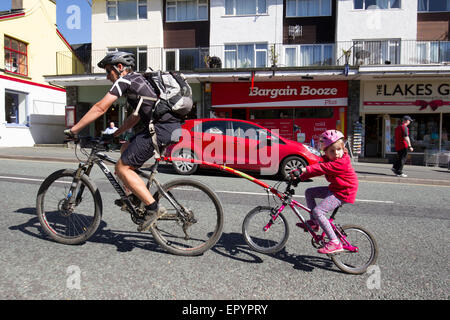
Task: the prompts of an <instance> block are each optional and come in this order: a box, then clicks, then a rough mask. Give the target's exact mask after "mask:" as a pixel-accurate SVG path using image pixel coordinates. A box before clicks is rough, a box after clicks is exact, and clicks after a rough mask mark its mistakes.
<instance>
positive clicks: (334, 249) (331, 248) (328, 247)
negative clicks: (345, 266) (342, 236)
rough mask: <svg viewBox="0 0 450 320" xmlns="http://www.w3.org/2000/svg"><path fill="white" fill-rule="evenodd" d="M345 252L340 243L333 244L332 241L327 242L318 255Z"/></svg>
mask: <svg viewBox="0 0 450 320" xmlns="http://www.w3.org/2000/svg"><path fill="white" fill-rule="evenodd" d="M342 251H344V248H343V247H342V243H341V242H339V243H338V244H335V243H333V242H332V241H330V242H327V243H326V244H325V246H324V247H323V248H320V249H319V250H317V252H318V253H323V254H333V253H338V252H342Z"/></svg>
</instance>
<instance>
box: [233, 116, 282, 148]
mask: <svg viewBox="0 0 450 320" xmlns="http://www.w3.org/2000/svg"><path fill="white" fill-rule="evenodd" d="M231 124H232V127H233V128H232V129H233V134H234V136H235V137H237V138H247V139H252V140H259V141H267V139H268V138H269V137H270V139H271V141H272V143H279V140H278V138H277V137H276V136H274V135H271V134H270V133H269V132H268V131H267V130H266V129H263V128H260V127H258V126H255V125H252V124H249V123H246V122H238V121H232V122H231Z"/></svg>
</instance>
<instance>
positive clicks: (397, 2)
mask: <svg viewBox="0 0 450 320" xmlns="http://www.w3.org/2000/svg"><path fill="white" fill-rule="evenodd" d="M353 8H355V9H364V10H368V9H393V8H398V9H399V8H401V0H353Z"/></svg>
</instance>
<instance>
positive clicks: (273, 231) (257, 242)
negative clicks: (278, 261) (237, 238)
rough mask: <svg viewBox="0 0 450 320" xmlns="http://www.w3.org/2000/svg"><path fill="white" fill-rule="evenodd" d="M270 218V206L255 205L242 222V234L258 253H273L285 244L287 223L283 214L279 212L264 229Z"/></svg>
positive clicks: (287, 233)
mask: <svg viewBox="0 0 450 320" xmlns="http://www.w3.org/2000/svg"><path fill="white" fill-rule="evenodd" d="M271 219H272V208H271V207H256V208H254V209H253V210H251V211H250V212H249V213H248V214H247V216H246V217H245V219H244V222H243V223H242V235H243V236H244V239H245V242H247V244H248V245H249V246H250V248H252V249H253V250H255V251H257V252H260V253H275V252H278V251H280V250H281V249H283V248H284V246H285V245H286V242H287V240H288V238H289V225H288V222H287V220H286V218H285V217H284V216H283V214H281V213H280V214H279V215H278V217H277V219H276V220H275V221H274V222H273V224H272V225H271V226H270V228H269V229H267V230H266V231H265V230H264V227H265V226H267V224H268V223H269V221H271Z"/></svg>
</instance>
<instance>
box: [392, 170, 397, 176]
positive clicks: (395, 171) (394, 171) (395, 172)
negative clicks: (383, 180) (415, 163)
mask: <svg viewBox="0 0 450 320" xmlns="http://www.w3.org/2000/svg"><path fill="white" fill-rule="evenodd" d="M391 170H392V172H393V173H394V174H395V175H396V176H398V171H397V170H395V169H394V168H391Z"/></svg>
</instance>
